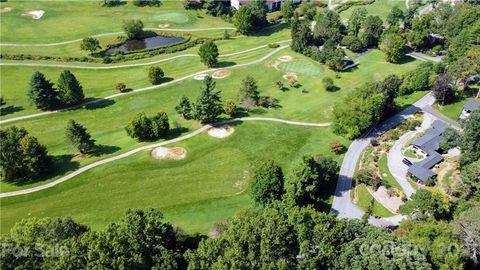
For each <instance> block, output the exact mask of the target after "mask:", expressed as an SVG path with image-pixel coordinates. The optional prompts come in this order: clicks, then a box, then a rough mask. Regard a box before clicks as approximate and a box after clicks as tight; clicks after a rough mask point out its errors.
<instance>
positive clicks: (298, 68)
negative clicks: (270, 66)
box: [278, 60, 324, 77]
mask: <svg viewBox="0 0 480 270" xmlns="http://www.w3.org/2000/svg"><path fill="white" fill-rule="evenodd" d="M278 67H279V68H280V70H282V71H285V72H294V73H297V74H301V75H305V76H312V77H313V76H319V75H322V74H323V71H324V67H323V66H320V65H316V64H314V63H312V62H310V61H304V60H293V61H291V62H286V63H281V64H280V65H279V66H278Z"/></svg>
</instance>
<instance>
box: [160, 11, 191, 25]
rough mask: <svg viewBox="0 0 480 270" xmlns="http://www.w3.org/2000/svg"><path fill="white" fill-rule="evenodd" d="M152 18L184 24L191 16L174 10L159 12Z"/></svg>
mask: <svg viewBox="0 0 480 270" xmlns="http://www.w3.org/2000/svg"><path fill="white" fill-rule="evenodd" d="M152 19H154V20H158V21H160V22H169V23H178V24H184V23H188V22H190V17H189V16H188V15H187V14H185V13H181V12H172V13H165V14H158V15H153V16H152Z"/></svg>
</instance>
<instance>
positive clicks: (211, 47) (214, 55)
mask: <svg viewBox="0 0 480 270" xmlns="http://www.w3.org/2000/svg"><path fill="white" fill-rule="evenodd" d="M198 55H199V56H200V61H202V63H204V64H205V65H206V66H207V67H213V66H215V64H217V62H218V47H217V45H216V44H215V42H213V41H212V40H207V41H205V42H204V43H203V44H202V45H201V46H200V49H198Z"/></svg>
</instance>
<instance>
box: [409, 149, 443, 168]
mask: <svg viewBox="0 0 480 270" xmlns="http://www.w3.org/2000/svg"><path fill="white" fill-rule="evenodd" d="M442 160H443V156H442V155H440V154H439V153H437V152H435V151H432V152H430V153H428V156H427V157H426V158H424V159H423V160H421V161H419V162H418V163H415V165H418V166H421V167H423V168H425V169H431V168H432V167H433V166H435V165H437V164H438V163H440V161H442Z"/></svg>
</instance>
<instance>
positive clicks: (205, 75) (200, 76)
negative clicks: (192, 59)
mask: <svg viewBox="0 0 480 270" xmlns="http://www.w3.org/2000/svg"><path fill="white" fill-rule="evenodd" d="M207 76H208V74H207V73H200V74H197V75H195V76H193V78H194V79H195V80H198V81H202V80H203V79H205V77H207Z"/></svg>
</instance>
